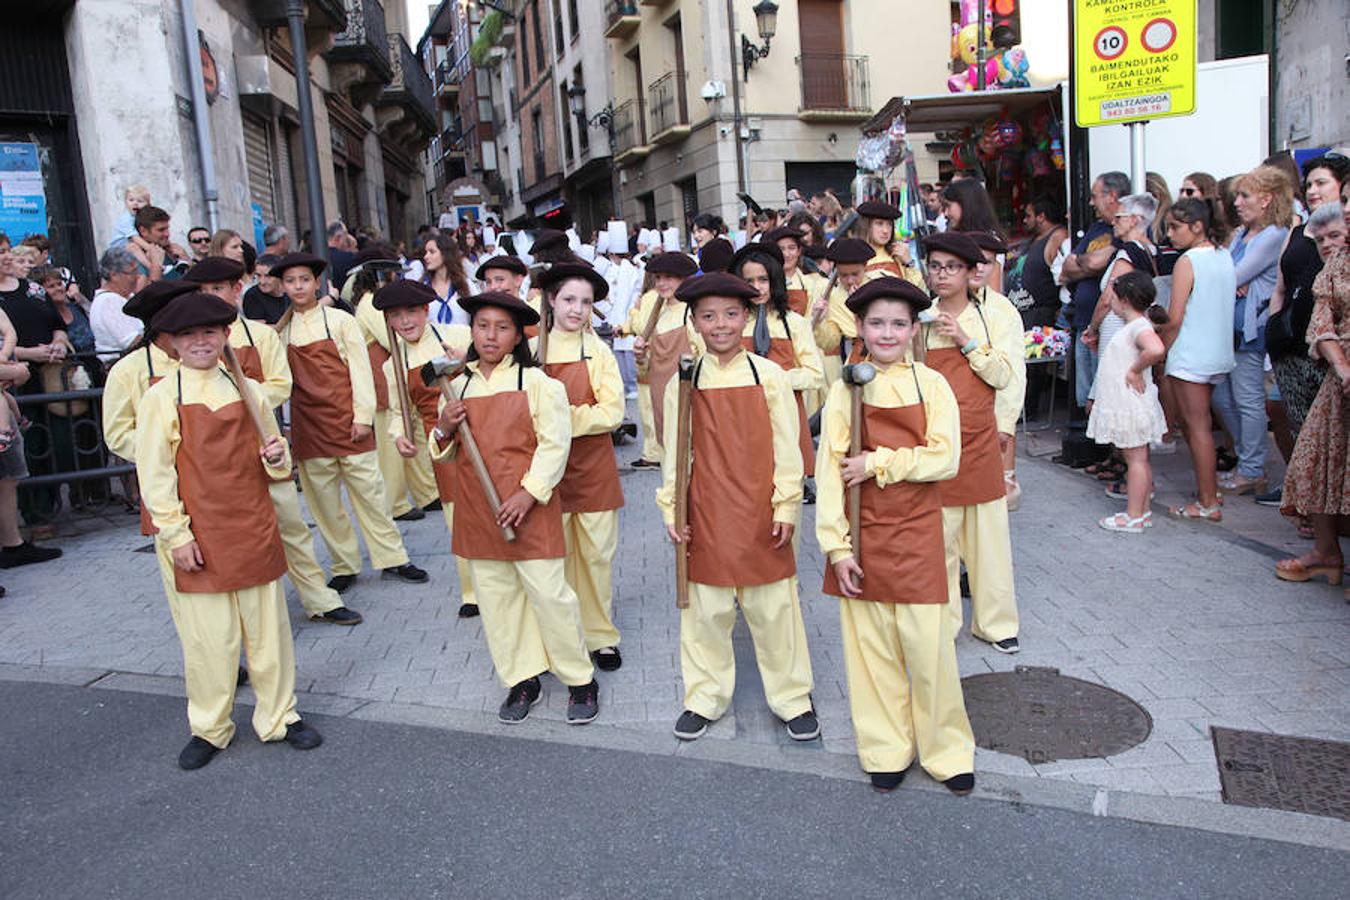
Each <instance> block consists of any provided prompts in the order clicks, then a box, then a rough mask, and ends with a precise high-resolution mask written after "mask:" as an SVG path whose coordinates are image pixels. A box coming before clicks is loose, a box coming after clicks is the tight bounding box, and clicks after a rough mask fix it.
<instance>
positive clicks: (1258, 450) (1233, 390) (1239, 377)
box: [1214, 350, 1267, 478]
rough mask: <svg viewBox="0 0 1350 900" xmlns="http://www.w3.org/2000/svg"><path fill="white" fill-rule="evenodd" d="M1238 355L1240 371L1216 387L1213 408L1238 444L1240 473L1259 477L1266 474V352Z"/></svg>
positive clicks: (1239, 353) (1234, 371) (1238, 468)
mask: <svg viewBox="0 0 1350 900" xmlns="http://www.w3.org/2000/svg"><path fill="white" fill-rule="evenodd" d="M1235 355H1236V357H1237V368H1236V369H1234V370H1233V371H1232V372H1230V373H1229V374H1228V377H1227V378H1225V379H1224V380H1223V381H1221V382H1219V383H1218V384H1216V385H1215V386H1214V408H1215V409H1217V410H1218V411H1219V418H1220V419H1222V420H1223V427H1224V428H1227V429H1228V433H1229V434H1231V435H1232V436H1233V441H1234V442H1235V444H1236V449H1237V457H1238V466H1237V473H1238V474H1239V475H1241V476H1242V477H1243V478H1260V477H1262V476H1263V475H1265V472H1266V430H1267V423H1266V371H1265V362H1266V352H1265V351H1264V350H1239V351H1237V353H1236V354H1235Z"/></svg>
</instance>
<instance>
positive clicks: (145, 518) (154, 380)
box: [141, 344, 164, 537]
mask: <svg viewBox="0 0 1350 900" xmlns="http://www.w3.org/2000/svg"><path fill="white" fill-rule="evenodd" d="M145 367H146V369H147V370H149V372H150V377H149V379H147V381H146V384H145V389H146V390H149V389H150V388H152V387H154V386H155V385H156V384H158V383H159V382H160V381H162V380H163V379H164V376H163V375H156V374H155V358H154V357H153V356H151V355H150V345H149V344H146V345H145ZM141 396H145V395H144V394H142V395H141ZM141 534H142V535H144V536H145V537H150V536H152V535H156V534H159V529H158V528H156V527H155V523H154V522H153V521H152V520H151V519H150V508H149V507H148V506H146V505H145V498H144V497H142V498H141Z"/></svg>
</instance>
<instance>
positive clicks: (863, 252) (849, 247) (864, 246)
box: [825, 238, 876, 265]
mask: <svg viewBox="0 0 1350 900" xmlns="http://www.w3.org/2000/svg"><path fill="white" fill-rule="evenodd" d="M875 255H876V251H875V250H873V249H872V245H871V244H869V243H867V241H861V240H858V239H857V238H839V239H838V240H837V241H835V242H834V243H833V244H831V245H830V249H829V252H827V253H826V254H825V258H826V259H828V260H829V261H830V262H832V263H844V264H845V265H848V264H849V263H865V262H870V261H871V259H872V257H873V256H875Z"/></svg>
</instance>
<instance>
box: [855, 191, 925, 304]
mask: <svg viewBox="0 0 1350 900" xmlns="http://www.w3.org/2000/svg"><path fill="white" fill-rule="evenodd" d="M857 212H858V226H857V227H858V231H857V232H856V233H857V234H858V236H859V237H861V238H862V239H863V240H865V241H867V243H868V245H870V246H871V248H872V258H871V259H870V260H869V261H868V263H867V272H868V274H869V275H873V273H880V274H883V275H894V276H895V277H897V278H903V279H905V280H906V281H908V282H909V283H910V284H912V285H914V286H915V287H918V288H925V285H924V283H923V274H922V273H921V272H920V271H919V267H918V266H917V265H915V264H914V259H913V258H912V257H911V256H910V255H909V247H907V246H906V245H905V242H904V241H900V240H896V237H895V221H896V219H899V218H900V210H899V209H898V208H897V207H894V206H892V205H891V204H889V203H882V202H880V201H878V200H868V201H866V202H864V203H859V204H858V209H857ZM873 277H875V276H873Z"/></svg>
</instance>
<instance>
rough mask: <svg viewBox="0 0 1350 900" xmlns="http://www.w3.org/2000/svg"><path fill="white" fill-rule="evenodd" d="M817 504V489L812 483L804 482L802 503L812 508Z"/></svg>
mask: <svg viewBox="0 0 1350 900" xmlns="http://www.w3.org/2000/svg"><path fill="white" fill-rule="evenodd" d="M815 502H816V489H815V488H814V487H812V486H811V482H809V481H804V482H802V503H803V504H805V505H806V506H811V505H813V504H814V503H815Z"/></svg>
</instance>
